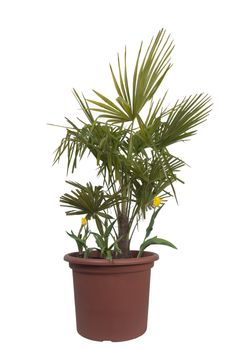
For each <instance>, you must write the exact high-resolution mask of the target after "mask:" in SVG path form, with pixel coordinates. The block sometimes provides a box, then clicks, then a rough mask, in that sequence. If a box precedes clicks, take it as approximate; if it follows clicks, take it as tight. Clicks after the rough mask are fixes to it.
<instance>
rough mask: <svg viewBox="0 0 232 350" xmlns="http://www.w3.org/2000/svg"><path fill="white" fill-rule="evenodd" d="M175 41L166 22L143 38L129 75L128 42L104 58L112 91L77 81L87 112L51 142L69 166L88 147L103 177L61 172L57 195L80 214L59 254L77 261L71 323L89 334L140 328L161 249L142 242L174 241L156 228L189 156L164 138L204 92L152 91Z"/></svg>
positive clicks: (205, 102) (114, 334)
mask: <svg viewBox="0 0 232 350" xmlns="http://www.w3.org/2000/svg"><path fill="white" fill-rule="evenodd" d="M173 48H174V45H173V42H172V41H170V38H169V36H167V35H166V33H165V31H164V30H163V29H162V30H161V31H159V32H158V34H157V36H156V37H155V38H153V39H152V40H151V42H150V45H149V46H148V48H147V50H146V51H145V52H144V53H143V49H142V44H141V46H140V48H139V51H138V56H137V59H136V62H135V66H134V70H133V77H132V82H131V83H129V77H128V73H127V56H126V49H125V53H124V57H123V60H121V59H120V57H119V56H118V66H117V74H116V72H115V71H114V70H113V68H112V67H111V66H110V71H111V76H112V80H113V84H114V87H115V90H116V95H117V97H116V100H115V101H113V100H111V99H109V98H108V97H106V96H105V95H103V94H101V93H99V92H97V91H95V90H94V93H95V95H96V97H97V98H96V99H86V98H85V97H84V96H83V95H80V94H78V92H77V91H76V90H73V93H74V96H75V97H76V99H77V102H78V104H79V106H80V109H81V111H82V112H83V117H84V119H83V117H81V118H79V119H78V120H76V121H71V120H70V119H68V118H66V120H67V127H66V134H65V136H64V138H62V140H61V142H60V144H59V146H58V148H57V150H56V152H55V158H54V162H55V163H56V162H58V161H59V159H60V158H61V157H62V156H63V155H64V154H66V156H67V168H68V170H70V171H71V172H74V171H75V169H76V168H78V166H79V162H80V161H81V159H82V158H83V157H85V156H87V155H89V154H91V155H92V156H93V157H94V159H95V161H96V165H97V175H98V176H99V177H100V179H101V180H102V183H101V186H96V185H94V184H92V183H91V182H87V183H86V184H80V183H79V182H74V181H67V183H68V184H69V185H70V186H71V188H72V189H71V191H70V193H65V194H64V195H62V196H61V198H60V202H61V205H62V206H65V207H67V208H68V210H67V212H66V214H67V215H79V216H81V218H80V221H79V222H80V229H79V231H78V232H74V231H70V232H67V233H68V235H69V236H70V237H71V238H73V239H74V241H75V242H76V244H77V251H76V252H74V253H70V254H67V255H65V257H64V259H65V260H66V261H68V262H69V265H70V267H71V268H72V270H73V279H74V292H75V305H76V319H77V330H78V332H79V333H80V334H81V335H83V336H84V337H87V338H90V339H93V340H112V341H122V340H128V339H132V338H135V337H138V336H139V335H141V334H143V333H144V332H145V330H146V326H147V312H148V297H149V282H150V270H151V267H152V266H153V264H154V261H156V260H157V259H158V258H159V257H158V255H157V254H156V253H153V252H147V251H145V250H146V248H148V247H150V246H151V245H156V244H162V245H166V246H169V247H172V248H176V247H175V245H174V244H173V243H171V242H170V241H168V240H166V239H164V238H160V237H158V236H157V235H155V234H154V233H153V226H154V222H155V219H156V217H157V215H158V214H159V212H160V211H161V209H162V208H163V207H164V205H165V202H166V201H167V200H168V198H169V197H171V196H174V197H176V192H175V189H174V184H175V182H177V181H179V182H182V180H181V179H180V178H179V175H178V173H179V170H180V169H181V168H182V167H183V166H184V165H185V162H184V161H183V160H181V159H180V158H179V157H177V156H175V155H173V154H172V153H171V152H170V147H169V146H170V145H173V144H175V143H177V142H180V141H185V140H187V139H189V138H190V137H191V136H193V135H194V134H195V133H196V127H197V126H198V125H199V124H200V123H202V122H203V121H204V120H205V119H206V117H207V115H208V113H209V111H210V98H209V97H208V96H207V95H205V94H197V95H194V96H189V97H185V98H184V99H183V100H179V101H177V102H176V103H175V104H174V105H173V106H171V107H170V106H169V107H167V105H166V102H165V98H166V94H165V95H164V96H163V97H161V98H159V99H157V98H156V92H157V90H158V88H159V87H160V85H161V83H162V82H163V80H164V78H165V77H166V75H167V73H168V71H169V70H170V68H171V63H170V56H171V53H172V50H173ZM146 216H150V223H149V225H148V227H147V228H144V230H143V232H140V235H143V237H142V239H141V245H140V247H139V248H138V250H137V251H134V250H131V249H130V243H131V239H132V237H133V234H134V232H136V230H137V226H138V222H139V220H140V219H141V218H145V217H146ZM93 240H94V241H95V242H96V244H95V246H93V244H92V242H93Z"/></svg>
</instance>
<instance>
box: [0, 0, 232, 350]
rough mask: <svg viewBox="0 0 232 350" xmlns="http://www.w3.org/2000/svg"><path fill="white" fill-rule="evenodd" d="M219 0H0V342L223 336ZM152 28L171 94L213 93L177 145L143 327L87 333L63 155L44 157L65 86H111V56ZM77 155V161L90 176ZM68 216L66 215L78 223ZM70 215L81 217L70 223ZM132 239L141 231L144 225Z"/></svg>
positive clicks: (226, 117) (224, 68) (176, 342)
mask: <svg viewBox="0 0 232 350" xmlns="http://www.w3.org/2000/svg"><path fill="white" fill-rule="evenodd" d="M229 4H230V1H225V0H222V1H202V0H201V1H197V0H195V1H165V0H162V1H148V0H143V1H125V0H124V1H121V0H117V1H103V0H98V1H90V0H83V1H78V0H76V1H69V0H66V1H59V0H56V1H49V0H46V1H43V0H40V1H25V0H22V1H10V0H9V1H2V2H1V8H0V17H1V18H0V27H1V28H0V35H1V43H0V45H1V47H0V50H1V53H0V60H1V64H0V70H1V72H0V84H1V88H0V89H1V90H0V100H1V104H0V108H1V114H0V116H1V124H0V143H1V144H0V152H1V154H0V156H1V158H0V159H1V163H0V164H1V172H0V174H1V192H0V195H1V201H0V205H1V212H0V215H1V221H0V223H1V236H0V240H1V242H0V269H1V272H0V273H1V274H0V284H1V286H0V292H1V297H0V304H1V305H0V323H1V324H0V332H1V337H0V347H1V349H4V350H8V349H16V348H17V349H24V350H28V349H33V350H37V349H49V348H50V349H67V348H70V349H78V348H82V349H93V348H94V349H100V348H101V349H115V348H117V347H118V346H120V348H121V349H130V348H131V347H133V348H134V349H140V348H141V347H142V346H143V347H145V346H146V345H149V344H151V345H150V346H152V347H154V349H159V350H167V349H174V350H186V349H188V350H195V349H211V350H214V349H223V350H230V349H231V348H232V340H231V323H232V317H231V314H232V307H231V295H232V288H231V284H230V282H231V267H232V258H231V243H232V240H231V234H232V230H231V174H230V163H231V140H230V137H231V78H232V76H231V61H232V57H231V56H232V55H231V52H232V51H231V11H230V9H229ZM162 27H164V28H166V29H167V32H168V33H171V36H172V38H173V39H174V41H175V44H176V48H175V51H174V53H173V58H172V62H173V63H174V65H173V68H172V71H171V72H170V73H169V75H168V77H167V78H166V80H165V83H164V85H165V89H167V88H168V89H169V98H170V101H173V100H175V99H177V98H179V97H180V98H182V97H183V96H184V95H188V94H191V93H196V92H202V91H203V92H207V93H209V94H210V95H211V96H212V98H213V102H214V107H213V112H212V113H211V116H210V118H209V119H208V121H207V123H205V124H203V125H202V126H201V127H200V128H199V129H200V130H199V133H198V135H197V136H195V137H194V138H193V139H192V140H191V142H190V143H187V144H181V147H180V148H179V156H181V157H183V158H184V159H185V160H186V161H187V162H188V163H190V165H191V168H187V169H185V170H184V171H183V173H182V178H184V180H185V181H186V184H185V185H183V186H179V187H178V198H179V206H177V205H176V204H175V201H174V200H173V201H170V202H169V203H168V204H167V205H166V208H165V209H163V212H162V214H161V215H160V218H159V219H158V222H157V234H159V235H160V236H161V237H165V238H166V239H169V240H171V241H173V242H174V243H175V244H176V245H177V246H178V250H177V251H174V250H172V249H169V248H166V247H157V248H156V251H157V253H159V254H160V260H159V261H158V262H157V263H156V264H155V267H154V268H153V271H152V283H151V295H150V313H149V325H148V330H147V333H146V334H145V335H144V336H143V337H140V338H138V339H136V340H133V341H131V342H124V343H121V344H117V343H109V342H104V343H95V342H92V341H88V340H86V339H84V338H82V337H80V336H79V335H78V334H77V333H76V330H75V315H74V303H73V291H72V279H71V270H69V268H68V265H67V263H65V262H64V261H63V260H62V259H63V255H64V254H65V253H67V252H70V251H73V250H75V245H74V243H73V242H72V241H71V240H70V239H69V238H68V237H67V236H66V235H65V230H66V229H70V228H74V225H73V222H74V221H73V222H71V221H70V219H69V218H67V217H65V214H64V210H63V209H62V208H60V207H59V196H60V195H61V194H63V192H64V191H65V189H66V186H65V178H66V171H65V162H63V163H61V165H60V166H55V167H52V157H53V156H52V152H53V151H54V149H55V147H56V146H57V145H58V142H59V141H60V138H61V137H62V136H63V134H64V133H63V129H60V128H54V127H50V126H47V125H46V123H49V122H50V123H55V124H64V117H65V116H68V117H71V116H73V117H75V116H76V115H78V110H77V103H76V101H75V99H74V97H73V96H72V93H71V89H72V88H73V87H75V88H76V89H77V90H78V91H83V92H84V93H85V94H87V95H88V96H91V89H92V88H95V89H96V90H99V91H101V92H103V93H105V94H107V95H109V96H111V97H115V94H114V92H113V88H112V83H111V78H110V74H109V68H108V63H109V61H110V62H112V63H113V64H115V62H116V59H115V58H116V53H117V52H122V51H123V48H124V45H125V44H127V48H128V62H129V64H130V65H133V63H134V59H135V55H136V51H137V49H138V46H139V44H140V41H141V40H144V42H145V44H147V43H148V42H149V40H150V38H151V37H152V35H153V34H156V33H157V31H158V30H159V29H161V28H162ZM93 170H94V166H93V165H91V164H90V163H89V162H88V161H87V162H85V163H84V164H83V165H82V167H81V168H80V170H79V174H78V172H77V173H76V174H75V176H76V179H77V180H78V181H80V182H81V181H87V180H88V179H91V176H92V171H93ZM78 220H79V219H78V218H77V221H76V224H77V222H78ZM78 225H79V224H78ZM144 227H145V226H143V223H142V224H141V227H140V235H138V237H137V240H135V242H134V244H135V246H136V243H137V244H139V242H140V240H141V239H142V238H141V237H142V236H141V235H143V230H144Z"/></svg>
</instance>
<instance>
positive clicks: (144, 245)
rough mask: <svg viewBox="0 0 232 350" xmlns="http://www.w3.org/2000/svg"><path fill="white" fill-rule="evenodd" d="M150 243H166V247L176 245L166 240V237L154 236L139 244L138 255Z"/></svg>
mask: <svg viewBox="0 0 232 350" xmlns="http://www.w3.org/2000/svg"><path fill="white" fill-rule="evenodd" d="M152 244H161V245H166V246H168V247H171V248H174V249H177V247H176V246H175V245H174V244H173V243H171V242H169V241H167V240H166V239H163V238H158V237H157V236H155V237H153V238H150V239H147V240H146V241H145V242H143V243H142V244H141V246H140V250H139V254H138V256H141V255H142V253H143V251H144V250H145V249H146V248H147V247H149V246H150V245H152Z"/></svg>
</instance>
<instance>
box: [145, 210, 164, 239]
mask: <svg viewBox="0 0 232 350" xmlns="http://www.w3.org/2000/svg"><path fill="white" fill-rule="evenodd" d="M162 207H163V205H161V206H160V207H159V208H158V209H154V212H153V214H152V216H151V220H150V222H149V225H148V227H147V229H146V236H145V238H147V237H148V236H149V235H150V234H151V232H152V230H153V226H154V222H155V218H156V216H157V215H158V213H159V212H160V210H161V209H162Z"/></svg>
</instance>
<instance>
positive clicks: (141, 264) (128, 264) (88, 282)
mask: <svg viewBox="0 0 232 350" xmlns="http://www.w3.org/2000/svg"><path fill="white" fill-rule="evenodd" d="M136 255H137V252H136V251H133V252H132V256H134V257H132V258H129V259H113V260H112V261H108V260H105V259H96V258H95V259H94V258H90V259H83V258H78V256H77V254H76V253H71V254H67V255H66V256H65V258H64V259H65V260H66V261H68V262H69V265H70V267H71V268H72V270H73V283H74V295H75V306H76V324H77V331H78V333H79V334H80V335H82V336H84V337H86V338H89V339H92V340H98V341H103V340H111V341H124V340H129V339H133V338H136V337H138V336H140V335H142V334H143V333H144V332H145V331H146V328H147V315H148V301H149V285H150V271H151V267H152V266H153V265H154V261H155V260H158V258H159V256H158V255H157V254H155V253H150V252H145V253H144V255H143V257H141V258H136Z"/></svg>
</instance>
